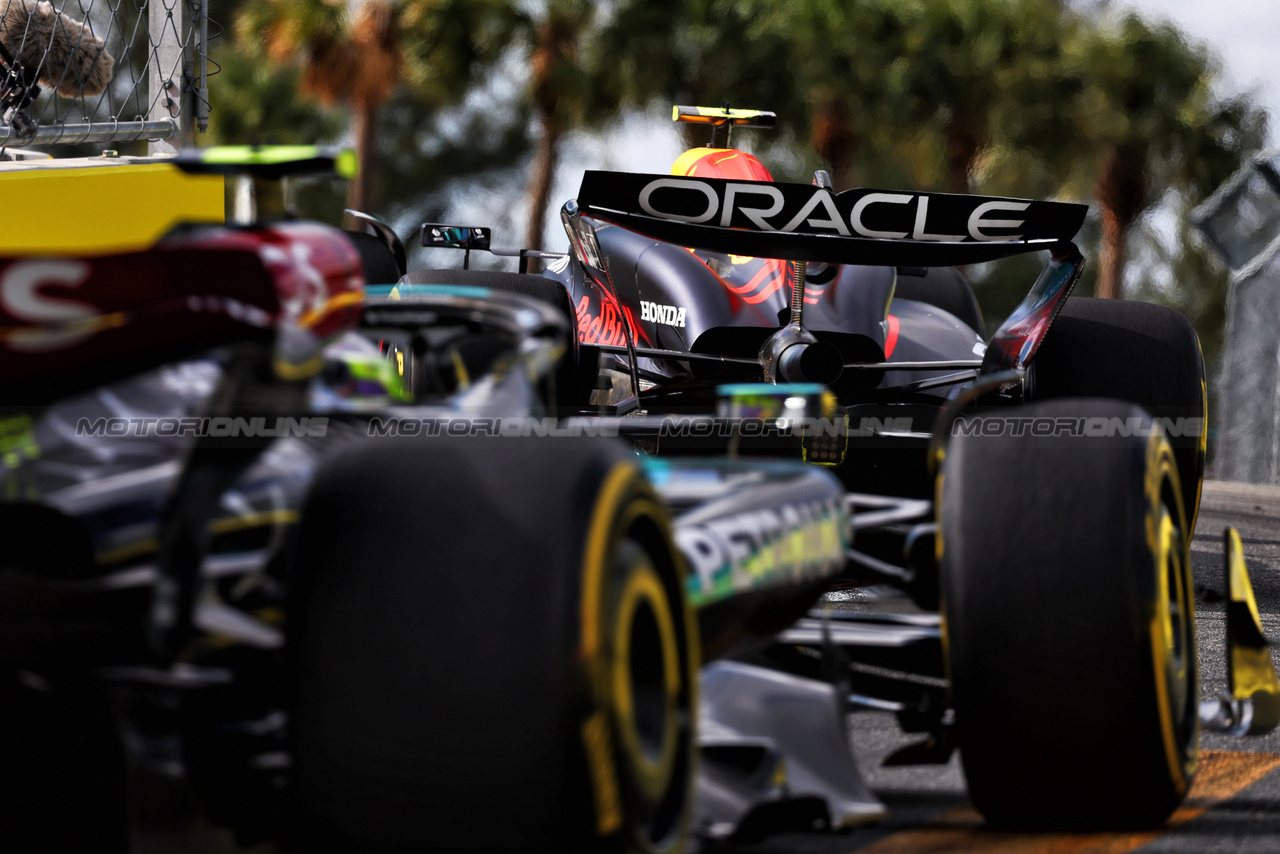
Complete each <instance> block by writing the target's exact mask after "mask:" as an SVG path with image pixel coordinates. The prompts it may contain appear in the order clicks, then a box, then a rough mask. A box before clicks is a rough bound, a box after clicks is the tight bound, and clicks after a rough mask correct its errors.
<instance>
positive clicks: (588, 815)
mask: <svg viewBox="0 0 1280 854" xmlns="http://www.w3.org/2000/svg"><path fill="white" fill-rule="evenodd" d="M535 445H536V447H535ZM388 495H397V496H402V498H401V500H399V501H397V502H391V503H388V502H387V501H386V496H388ZM481 524H483V525H484V526H485V527H486V528H487V529H488V533H485V534H481V535H478V536H471V535H470V532H474V531H476V530H477V525H481ZM297 555H298V556H297V564H296V566H297V571H296V576H295V577H296V578H297V579H298V581H297V582H296V583H295V588H296V596H297V599H296V601H295V603H294V607H293V608H292V609H291V618H290V619H291V625H292V626H293V636H292V638H291V645H292V650H293V656H294V661H295V662H296V673H297V699H296V712H295V720H296V722H297V726H296V734H297V735H296V738H297V752H298V774H299V782H300V790H301V793H302V797H303V801H304V805H305V813H306V815H307V816H308V818H307V820H306V823H308V824H310V825H313V826H315V827H318V828H320V833H319V838H320V839H321V840H324V841H326V842H327V843H333V841H334V840H340V842H338V843H337V844H334V845H332V846H331V847H333V848H336V849H337V850H346V849H348V848H357V849H358V848H363V847H372V848H378V849H379V850H382V849H383V848H386V849H390V850H395V851H416V850H439V849H443V850H503V851H517V850H519V851H543V850H587V851H622V850H628V851H649V852H663V851H670V850H674V849H676V848H678V847H679V846H680V844H681V842H682V840H683V838H684V837H685V835H686V833H687V828H688V825H689V822H690V818H691V809H692V791H693V779H692V771H693V750H694V744H693V720H694V710H695V700H694V692H695V688H696V678H697V674H696V664H695V661H696V653H695V648H694V644H695V643H696V634H695V633H694V628H693V622H692V619H693V618H692V612H691V611H690V609H689V608H688V606H687V604H686V600H685V598H684V584H683V578H682V576H681V570H680V569H679V564H678V563H677V561H676V560H675V559H674V555H675V551H674V546H673V544H672V542H671V537H670V529H669V523H668V521H667V518H666V514H665V511H664V510H663V509H662V507H661V505H660V504H659V502H658V500H657V498H656V497H655V495H654V493H653V492H652V489H651V488H650V487H649V486H648V484H647V481H645V479H644V478H643V476H642V475H641V474H640V471H639V469H638V467H637V466H636V464H635V462H634V459H633V458H632V457H631V455H630V454H629V453H628V452H627V450H626V449H625V448H624V447H623V446H622V445H619V444H614V443H609V442H604V441H590V440H587V441H581V440H573V439H552V438H544V439H536V438H535V439H530V440H522V439H493V440H460V441H454V440H445V439H441V440H438V441H437V440H432V441H430V442H426V443H421V442H419V443H408V442H400V441H392V442H366V443H362V444H360V445H358V446H356V447H353V448H349V449H347V450H346V451H344V452H343V453H342V454H341V455H340V456H338V457H337V458H336V459H333V460H331V461H329V462H328V463H327V464H326V465H325V466H324V467H323V468H322V469H321V471H320V473H319V475H318V476H317V480H316V483H315V485H314V487H313V488H312V491H311V494H310V497H309V499H308V502H307V505H306V507H305V508H304V513H303V519H302V523H301V528H300V531H299V547H298V553H297Z"/></svg>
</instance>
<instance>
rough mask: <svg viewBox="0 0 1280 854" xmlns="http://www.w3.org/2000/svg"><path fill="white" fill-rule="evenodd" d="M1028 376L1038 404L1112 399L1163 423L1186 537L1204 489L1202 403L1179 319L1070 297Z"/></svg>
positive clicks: (1193, 350)
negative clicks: (1175, 470) (1183, 511)
mask: <svg viewBox="0 0 1280 854" xmlns="http://www.w3.org/2000/svg"><path fill="white" fill-rule="evenodd" d="M1031 370H1032V377H1031V383H1032V396H1033V397H1034V398H1036V399H1038V400H1050V399H1055V398H1063V397H1113V398H1116V399H1118V400H1126V401H1129V402H1130V403H1136V404H1138V405H1139V406H1141V407H1142V408H1143V409H1145V410H1146V411H1147V412H1149V413H1150V414H1151V415H1153V416H1155V417H1156V418H1159V419H1165V420H1164V421H1163V423H1164V424H1166V426H1167V427H1169V429H1167V430H1166V433H1167V434H1168V439H1169V444H1170V445H1171V446H1172V447H1173V455H1174V458H1175V459H1177V461H1178V479H1179V481H1180V485H1181V486H1182V498H1183V501H1184V502H1185V503H1186V508H1187V518H1188V520H1189V521H1190V524H1189V525H1188V527H1187V529H1186V534H1187V536H1188V537H1190V536H1191V534H1192V533H1193V532H1194V531H1195V522H1196V516H1197V514H1198V512H1199V508H1200V489H1201V486H1202V484H1203V482H1204V463H1205V443H1206V440H1207V438H1208V435H1209V434H1208V420H1209V398H1208V396H1207V393H1206V391H1205V375H1204V357H1203V356H1202V355H1201V353H1200V339H1199V338H1197V337H1196V332H1195V329H1193V328H1192V326H1191V323H1190V322H1189V321H1188V320H1187V318H1186V315H1184V314H1183V313H1182V312H1180V311H1176V310H1174V309H1172V308H1167V307H1165V306H1162V305H1155V304H1154V303H1146V302H1129V301H1126V300H1113V299H1087V298H1082V297H1072V298H1071V299H1069V300H1067V303H1066V305H1065V306H1063V308H1062V313H1061V314H1059V315H1058V318H1057V320H1055V321H1054V324H1053V327H1052V328H1051V329H1050V330H1049V333H1048V334H1047V335H1046V336H1045V339H1044V343H1043V344H1042V345H1041V346H1040V349H1039V351H1038V352H1037V353H1036V356H1035V358H1034V359H1033V360H1032V363H1031ZM1175 434H1176V435H1175Z"/></svg>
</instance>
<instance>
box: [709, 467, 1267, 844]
mask: <svg viewBox="0 0 1280 854" xmlns="http://www.w3.org/2000/svg"><path fill="white" fill-rule="evenodd" d="M1229 524H1230V525H1234V526H1236V528H1237V529H1238V530H1239V531H1240V537H1241V539H1242V541H1243V543H1244V550H1245V559H1246V561H1247V562H1248V564H1249V571H1250V575H1251V577H1252V580H1253V588H1254V593H1255V595H1256V596H1257V599H1258V608H1259V610H1260V612H1261V614H1262V622H1263V627H1264V628H1265V630H1266V632H1267V636H1268V637H1269V638H1271V639H1272V640H1273V641H1277V640H1280V487H1274V486H1254V485H1249V484H1238V483H1206V484H1205V490H1204V495H1203V499H1202V502H1201V508H1200V517H1199V519H1198V520H1197V522H1196V534H1195V538H1194V539H1193V540H1192V544H1191V562H1192V566H1193V568H1194V571H1195V579H1196V588H1197V591H1198V593H1199V594H1200V595H1198V596H1197V601H1196V628H1197V632H1198V641H1199V643H1198V646H1199V651H1200V675H1201V693H1202V696H1203V698H1204V699H1211V698H1212V697H1213V696H1214V695H1215V694H1216V693H1217V692H1218V691H1219V690H1220V689H1222V688H1224V687H1225V686H1226V659H1225V652H1224V632H1225V623H1224V619H1225V607H1224V605H1223V604H1222V602H1221V594H1222V593H1223V592H1224V587H1223V569H1222V530H1223V528H1224V527H1225V526H1226V525H1229ZM1099 595H1104V593H1103V591H1099ZM1272 657H1273V658H1274V659H1276V660H1277V662H1280V649H1277V650H1273V652H1272ZM852 723H853V726H852V730H853V744H854V751H855V754H856V755H857V759H858V763H859V767H860V768H861V769H862V773H863V775H864V776H865V777H866V779H867V782H868V783H869V784H870V786H871V788H872V790H873V791H874V792H875V793H876V795H877V796H878V797H879V798H880V799H881V800H883V801H884V802H885V804H886V806H887V807H888V810H889V813H888V817H887V818H886V819H885V820H884V821H882V822H880V823H879V824H878V825H876V826H873V827H863V828H855V829H853V830H849V831H845V832H842V833H788V834H783V835H778V836H774V837H771V838H770V839H768V840H766V841H763V842H760V843H757V844H754V845H749V846H732V847H725V848H722V849H716V850H720V851H731V852H735V854H748V852H750V854H766V852H767V854H845V852H853V851H857V852H860V854H902V853H903V852H927V854H954V852H968V851H973V852H993V854H994V852H999V854H1012V852H1036V854H1066V852H1071V854H1084V852H1088V854H1103V852H1105V854H1120V852H1129V851H1140V852H1144V854H1148V853H1149V852H1167V853H1168V854H1174V852H1178V854H1201V852H1206V853H1207V852H1280V730H1278V731H1276V732H1273V733H1271V734H1270V735H1267V736H1262V737H1257V738H1246V739H1236V738H1229V737H1226V736H1222V735H1211V734H1205V735H1202V736H1201V740H1200V749H1201V754H1200V769H1199V772H1198V774H1197V776H1196V781H1195V783H1194V785H1193V786H1192V789H1191V792H1190V794H1189V795H1188V798H1187V800H1186V802H1185V803H1184V804H1183V806H1182V807H1181V808H1180V809H1179V810H1178V811H1177V812H1176V813H1175V814H1174V816H1173V817H1172V818H1171V819H1170V820H1169V822H1168V823H1167V824H1166V825H1165V827H1163V828H1158V829H1155V830H1152V831H1149V832H1144V833H1125V834H1101V833H1091V834H1062V833H1057V834H1026V833H998V832H992V831H987V830H984V829H983V827H982V819H981V817H980V816H979V815H978V814H977V813H976V812H974V810H973V808H972V807H971V806H970V805H969V804H968V801H967V800H966V798H965V788H964V777H963V773H962V771H961V768H960V761H959V759H958V758H957V757H952V759H951V761H950V762H949V763H948V764H947V765H945V766H917V767H908V768H901V767H898V768H882V767H880V762H881V760H882V759H883V758H884V757H886V756H887V755H889V754H890V753H892V752H893V751H894V750H896V749H897V748H898V747H900V746H902V745H904V744H907V743H909V742H910V740H911V738H910V737H907V736H904V735H903V734H902V733H901V731H900V730H899V729H898V727H897V724H896V722H895V719H894V717H893V716H892V715H891V714H888V713H881V712H860V713H858V714H856V715H854V717H853V722H852ZM1028 747H1029V746H1028ZM1018 748H1019V746H1018V745H1012V744H1011V745H1009V749H1011V750H1013V749H1018ZM1098 773H1099V774H1106V773H1107V769H1106V768H1099V769H1098Z"/></svg>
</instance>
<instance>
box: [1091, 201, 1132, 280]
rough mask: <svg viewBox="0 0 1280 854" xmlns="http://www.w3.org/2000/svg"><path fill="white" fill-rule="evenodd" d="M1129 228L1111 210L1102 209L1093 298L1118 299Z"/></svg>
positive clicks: (1122, 278) (1122, 277)
mask: <svg viewBox="0 0 1280 854" xmlns="http://www.w3.org/2000/svg"><path fill="white" fill-rule="evenodd" d="M1128 239H1129V227H1128V225H1126V224H1125V223H1124V222H1122V221H1121V219H1120V217H1119V216H1118V215H1117V214H1116V212H1115V211H1113V210H1112V209H1111V208H1107V207H1104V208H1103V209H1102V246H1101V247H1100V249H1099V251H1098V282H1097V284H1096V285H1095V286H1094V296H1099V297H1103V298H1104V299H1120V294H1121V289H1122V286H1123V284H1124V252H1125V244H1126V243H1127V242H1128Z"/></svg>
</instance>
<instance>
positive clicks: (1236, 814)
mask: <svg viewBox="0 0 1280 854" xmlns="http://www.w3.org/2000/svg"><path fill="white" fill-rule="evenodd" d="M1228 524H1231V525H1235V526H1236V527H1237V529H1238V530H1239V531H1240V535H1241V538H1242V540H1243V542H1244V549H1245V556H1246V559H1247V561H1248V563H1249V569H1250V573H1251V575H1252V578H1253V585H1254V592H1255V593H1256V595H1257V598H1258V606H1259V609H1260V611H1261V613H1262V620H1263V625H1264V628H1265V629H1266V631H1267V635H1268V637H1270V638H1272V639H1273V640H1277V639H1280V487H1272V486H1250V485H1245V484H1233V483H1207V484H1206V485H1205V492H1204V499H1203V502H1202V505H1201V510H1200V518H1199V519H1198V521H1197V525H1196V536H1195V539H1194V540H1193V542H1192V549H1191V558H1192V564H1193V566H1194V570H1195V577H1196V586H1197V589H1198V590H1199V591H1200V592H1201V594H1202V595H1200V596H1198V597H1197V603H1196V607H1197V630H1198V633H1199V649H1200V672H1201V682H1202V693H1203V696H1204V697H1205V698H1206V699H1208V698H1211V697H1212V696H1214V694H1215V693H1216V692H1217V691H1218V690H1219V689H1220V688H1222V687H1224V686H1225V685H1226V666H1225V659H1224V651H1223V632H1224V614H1225V611H1224V606H1223V605H1222V603H1221V601H1220V594H1221V593H1222V591H1223V581H1222V529H1223V527H1224V526H1225V525H1228ZM1207 591H1216V592H1217V593H1218V594H1219V596H1218V597H1214V596H1213V595H1212V593H1209V595H1204V594H1205V593H1206V592H1207ZM1099 595H1103V592H1102V591H1100V592H1099ZM1215 598H1218V600H1219V601H1213V600H1214V599H1215ZM1273 656H1275V657H1277V660H1280V656H1276V653H1274V652H1273ZM909 740H910V737H907V736H904V735H903V734H902V733H901V731H900V730H899V729H898V727H897V724H896V722H895V720H894V718H893V716H892V715H889V714H884V713H878V712H861V713H858V714H856V715H855V716H854V720H853V743H854V750H855V753H856V755H857V759H858V763H859V765H860V767H861V769H862V771H863V774H864V775H865V776H866V778H867V781H868V783H869V784H870V786H871V788H872V789H873V790H874V791H875V793H876V794H877V795H878V796H879V797H880V798H881V799H882V800H883V801H884V802H885V804H886V805H887V806H888V810H889V811H888V817H887V818H886V819H885V820H883V821H882V822H880V823H879V824H878V825H876V826H873V827H861V828H855V829H853V830H850V831H845V832H841V833H823V832H805V833H787V834H780V835H776V836H773V837H770V838H769V839H767V840H765V841H762V842H759V843H756V844H753V845H733V846H721V847H717V848H714V849H709V850H713V851H718V852H732V854H847V852H854V851H857V852H861V854H900V852H927V854H954V852H969V851H974V852H999V854H1013V852H1018V853H1019V854H1021V852H1036V854H1066V852H1072V854H1082V852H1089V854H1100V852H1106V854H1120V852H1129V851H1141V852H1168V854H1174V852H1178V853H1179V854H1201V852H1280V731H1278V732H1275V733H1272V734H1271V735H1269V736H1264V737H1261V738H1252V739H1233V738H1227V737H1224V736H1219V735H1205V736H1203V737H1202V739H1201V751H1202V752H1201V760H1200V770H1199V773H1198V775H1197V778H1196V782H1195V785H1194V786H1193V788H1192V790H1191V793H1190V795H1189V797H1188V799H1187V801H1186V802H1185V804H1184V805H1183V807H1182V808H1181V809H1180V810H1178V812H1177V813H1176V814H1175V815H1174V816H1173V818H1172V819H1171V820H1170V821H1169V822H1168V824H1167V825H1166V826H1165V827H1164V828H1159V829H1156V830H1153V831H1150V832H1145V833H1137V834H1134V833H1129V834H1077V835H1071V834H1013V833H995V832H990V831H986V830H984V829H983V827H982V820H981V818H980V817H979V816H978V815H977V813H975V812H974V811H973V809H972V808H971V807H970V806H969V804H968V802H967V800H966V798H965V789H964V778H963V775H962V772H961V769H960V763H959V760H958V758H955V757H953V758H952V760H951V761H950V763H949V764H947V765H945V766H920V767H914V768H881V767H880V761H881V760H882V759H883V758H884V757H885V756H887V755H889V754H890V753H891V752H893V751H894V750H895V749H897V748H898V747H900V746H902V745H904V744H907V743H908V742H909ZM1017 747H1018V746H1017V745H1010V749H1016V748H1017ZM1098 773H1099V774H1105V773H1107V769H1106V768H1099V769H1098ZM171 796H173V797H179V799H182V796H181V795H178V794H177V793H172V794H171ZM186 797H187V798H189V795H186ZM195 810H196V805H195V804H194V803H192V802H189V801H188V802H187V804H186V806H185V809H180V810H178V811H179V812H185V814H186V815H187V818H186V820H185V821H181V822H177V823H168V822H164V823H162V825H163V826H152V827H151V828H149V829H148V830H147V831H146V832H143V833H141V834H139V835H138V836H136V837H135V851H136V852H138V854H153V853H154V854H160V852H182V854H231V852H236V851H238V852H245V851H249V852H251V854H273V852H274V851H275V849H274V848H272V847H271V846H268V845H260V846H256V847H254V848H251V849H244V848H237V847H236V846H235V844H234V842H233V841H232V839H231V835H230V833H228V832H227V831H226V830H223V829H215V828H212V827H209V826H208V825H207V824H205V823H204V822H202V821H200V820H199V819H197V818H196V817H195V814H194V813H195ZM704 850H707V849H704Z"/></svg>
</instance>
